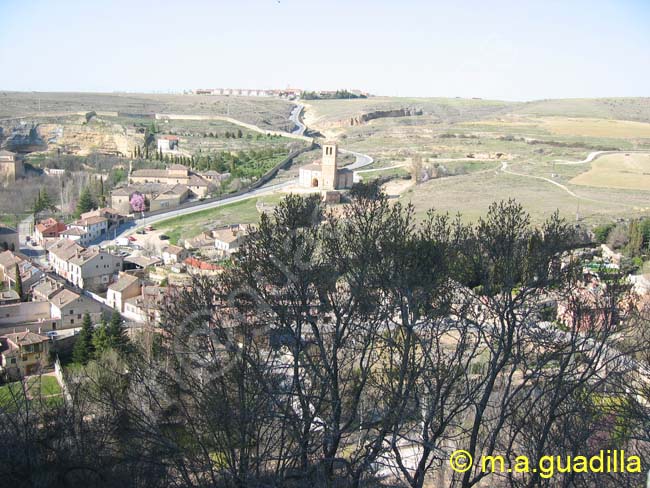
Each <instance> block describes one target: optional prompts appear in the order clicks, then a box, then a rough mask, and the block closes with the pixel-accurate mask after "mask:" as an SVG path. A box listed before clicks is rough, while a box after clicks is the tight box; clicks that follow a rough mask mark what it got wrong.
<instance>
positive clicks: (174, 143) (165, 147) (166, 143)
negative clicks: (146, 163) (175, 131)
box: [158, 136, 179, 154]
mask: <svg viewBox="0 0 650 488" xmlns="http://www.w3.org/2000/svg"><path fill="white" fill-rule="evenodd" d="M178 143H179V139H178V137H176V136H162V137H159V138H158V151H161V152H162V153H163V154H165V153H168V152H175V151H178Z"/></svg>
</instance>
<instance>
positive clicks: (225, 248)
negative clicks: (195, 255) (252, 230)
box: [212, 225, 249, 256]
mask: <svg viewBox="0 0 650 488" xmlns="http://www.w3.org/2000/svg"><path fill="white" fill-rule="evenodd" d="M248 233H249V227H248V226H246V225H233V226H230V227H226V228H223V229H215V230H213V231H212V236H213V237H214V247H215V248H216V249H217V250H219V251H221V254H222V255H223V256H230V255H231V254H232V253H234V252H237V251H238V250H239V246H240V245H241V244H242V242H244V240H245V239H246V237H247V236H248Z"/></svg>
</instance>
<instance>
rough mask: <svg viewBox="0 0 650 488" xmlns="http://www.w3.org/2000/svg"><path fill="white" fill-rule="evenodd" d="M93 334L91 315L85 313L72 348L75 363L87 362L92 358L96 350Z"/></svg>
mask: <svg viewBox="0 0 650 488" xmlns="http://www.w3.org/2000/svg"><path fill="white" fill-rule="evenodd" d="M93 335H94V330H93V324H92V321H91V320H90V315H89V314H88V313H85V314H84V319H83V322H82V324H81V332H80V333H79V337H78V338H77V342H76V343H75V345H74V349H73V350H72V360H73V361H74V362H75V363H79V364H86V363H88V361H89V360H90V359H92V356H93V352H94V350H95V348H94V346H93Z"/></svg>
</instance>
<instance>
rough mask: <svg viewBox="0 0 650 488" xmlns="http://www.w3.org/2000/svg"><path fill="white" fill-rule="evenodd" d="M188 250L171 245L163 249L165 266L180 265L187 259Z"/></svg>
mask: <svg viewBox="0 0 650 488" xmlns="http://www.w3.org/2000/svg"><path fill="white" fill-rule="evenodd" d="M187 255H188V254H187V250H186V249H183V248H182V247H179V246H174V245H169V246H166V247H164V248H163V252H162V259H163V263H164V264H165V265H169V264H176V263H180V262H182V261H183V259H185V258H186V257H187Z"/></svg>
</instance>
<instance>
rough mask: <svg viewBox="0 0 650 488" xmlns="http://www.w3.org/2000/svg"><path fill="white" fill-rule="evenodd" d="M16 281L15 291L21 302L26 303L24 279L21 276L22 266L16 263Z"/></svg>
mask: <svg viewBox="0 0 650 488" xmlns="http://www.w3.org/2000/svg"><path fill="white" fill-rule="evenodd" d="M15 270H16V281H15V282H14V291H15V292H16V293H18V296H19V297H20V301H21V302H24V301H25V293H24V292H23V277H22V276H21V275H20V266H18V263H16V268H15Z"/></svg>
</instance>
